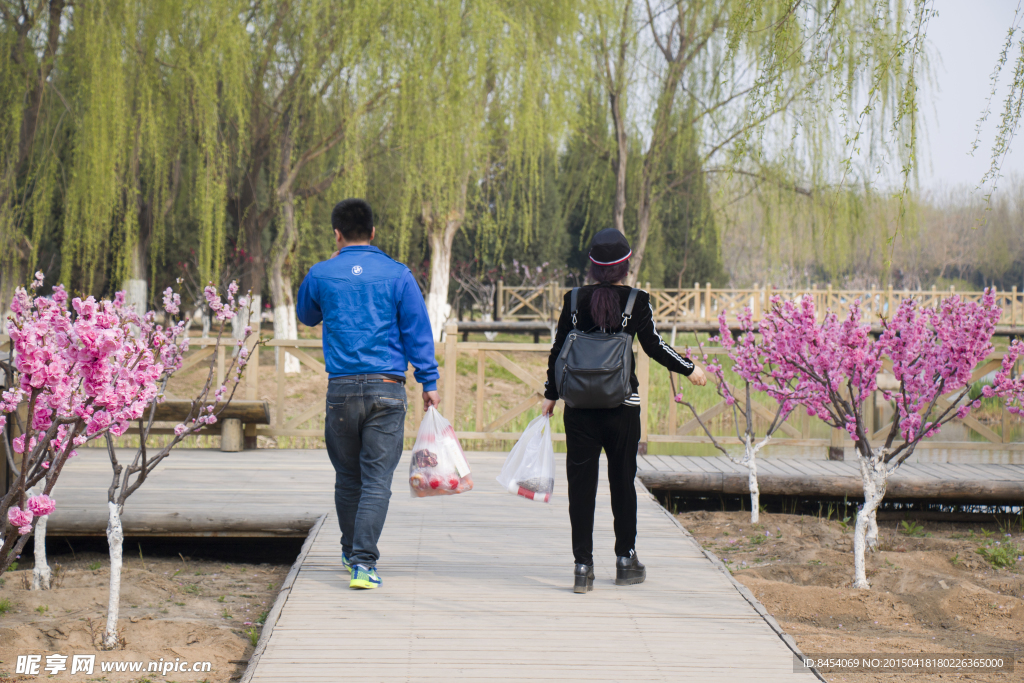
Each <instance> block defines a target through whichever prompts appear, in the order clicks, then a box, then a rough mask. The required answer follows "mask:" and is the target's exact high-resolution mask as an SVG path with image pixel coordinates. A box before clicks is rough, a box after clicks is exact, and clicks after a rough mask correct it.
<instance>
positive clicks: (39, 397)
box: [0, 274, 252, 648]
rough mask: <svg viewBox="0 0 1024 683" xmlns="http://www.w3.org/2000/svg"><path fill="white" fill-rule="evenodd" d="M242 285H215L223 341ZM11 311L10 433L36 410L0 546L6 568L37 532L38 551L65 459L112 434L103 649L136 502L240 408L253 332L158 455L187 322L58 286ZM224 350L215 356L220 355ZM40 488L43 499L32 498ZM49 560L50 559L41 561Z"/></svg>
mask: <svg viewBox="0 0 1024 683" xmlns="http://www.w3.org/2000/svg"><path fill="white" fill-rule="evenodd" d="M41 284H42V275H41V274H37V276H36V281H35V282H34V283H33V286H32V287H31V288H30V291H32V292H33V293H34V291H35V289H37V288H38V287H39V286H40V285H41ZM237 290H238V288H237V285H236V284H234V283H232V284H231V285H230V286H229V287H228V293H227V299H226V301H222V300H221V297H220V296H219V295H218V294H217V292H216V290H215V288H213V287H212V286H211V287H208V288H207V290H206V293H205V296H206V299H207V302H208V304H209V306H210V309H211V311H212V312H213V315H214V316H215V319H216V320H217V321H218V322H219V323H220V333H219V334H218V337H217V342H216V343H217V345H219V344H220V339H221V336H222V334H223V330H224V323H225V322H226V321H229V320H231V319H232V318H233V317H234V316H235V314H236V313H237V312H238V310H239V309H240V308H243V307H245V305H246V303H247V301H246V298H245V297H243V298H242V299H240V300H237V301H236V299H235V294H236V293H237ZM163 303H164V309H165V312H166V313H167V314H168V315H169V316H171V317H172V318H173V317H174V316H177V314H178V312H179V308H180V297H179V295H177V294H175V293H174V292H172V291H171V289H170V288H168V290H167V291H166V292H164V302H163ZM11 309H12V311H13V313H14V316H13V318H12V320H11V325H10V335H11V339H12V341H13V342H14V348H15V355H14V361H13V362H9V363H8V366H9V367H7V368H5V369H6V370H8V371H15V372H16V373H17V376H18V383H17V385H16V386H15V387H13V388H12V389H10V390H8V391H6V392H4V393H3V394H2V396H0V426H3V425H4V424H5V423H6V419H7V416H8V415H14V416H15V418H16V419H19V418H17V409H18V407H19V405H20V404H22V403H24V404H27V415H28V419H27V421H25V422H24V423H22V424H20V425H19V426H20V430H19V431H21V434H20V435H19V436H18V437H17V438H15V439H14V440H13V442H12V443H11V450H12V451H13V457H12V460H13V461H16V460H20V465H19V466H18V468H17V472H18V478H17V480H16V482H15V485H14V486H12V487H11V489H10V491H8V492H7V494H6V495H5V496H4V498H3V500H2V502H0V514H2V515H3V519H4V520H6V523H5V526H4V527H3V529H2V530H3V536H2V539H0V540H2V543H0V572H2V571H5V570H6V569H7V567H9V566H10V563H11V561H12V560H13V559H14V557H16V556H17V555H19V554H20V553H21V551H22V549H23V548H24V546H25V543H26V541H27V540H28V536H29V534H31V533H32V531H33V528H35V530H36V534H37V541H36V543H37V547H38V546H39V544H40V540H41V537H42V533H40V532H41V530H40V528H39V520H40V519H45V516H46V515H49V514H50V513H51V512H53V510H54V507H55V503H54V501H53V499H52V498H50V496H49V494H50V493H51V491H52V490H53V487H54V485H55V484H56V482H57V478H58V477H59V475H60V473H61V471H62V469H63V467H64V464H65V463H66V462H67V460H68V459H70V458H72V457H75V456H76V455H77V451H76V449H77V448H79V447H81V446H83V445H84V444H85V443H86V442H88V441H90V440H93V439H101V438H102V439H104V440H105V441H106V445H107V451H108V454H109V456H110V461H111V467H112V469H113V480H112V482H111V485H110V488H109V490H108V494H107V508H108V522H107V540H108V543H109V546H110V565H111V566H110V599H109V603H108V613H107V624H106V629H105V631H104V635H103V644H104V646H105V647H108V648H112V647H115V646H116V644H117V640H118V638H117V620H118V613H119V601H120V588H121V566H122V542H123V538H124V536H123V531H122V525H121V514H122V512H123V510H124V504H125V501H126V500H127V498H128V497H129V496H130V495H131V494H132V493H134V492H135V491H136V490H138V488H139V487H140V486H141V485H142V484H143V483H144V482H145V481H146V478H147V477H148V476H149V475H150V474H151V473H152V472H153V470H154V469H155V468H156V467H157V465H159V463H160V462H161V461H162V460H163V459H164V458H166V457H167V456H168V455H169V454H170V452H171V450H172V449H173V448H174V447H175V446H177V445H178V444H179V443H180V442H181V441H182V439H184V438H186V437H188V436H190V435H193V434H195V433H197V432H198V431H200V430H201V429H203V428H204V427H206V426H208V425H212V424H214V423H216V422H217V418H218V415H219V414H220V412H222V411H223V410H224V409H225V408H226V407H227V405H228V404H229V403H230V401H231V399H232V397H233V395H234V391H235V389H236V388H237V385H238V382H239V379H240V377H241V373H242V369H243V368H244V367H245V365H246V362H247V360H248V350H247V349H246V347H245V341H246V339H247V338H248V337H249V336H250V335H251V333H252V330H251V329H246V330H245V334H244V335H243V339H240V340H238V341H237V342H236V344H237V346H238V352H237V353H236V354H234V356H233V359H232V362H231V367H230V368H229V370H228V377H229V380H228V382H226V383H225V384H223V385H221V386H219V387H216V388H214V386H213V385H214V381H213V379H214V369H215V366H214V360H213V359H215V358H216V353H214V356H213V357H212V358H211V362H210V368H209V371H208V375H207V380H206V383H205V384H204V386H203V388H202V389H201V390H200V392H199V394H198V395H197V397H196V398H195V400H194V401H193V402H192V409H191V412H190V413H189V415H188V418H187V419H186V420H185V421H184V422H182V423H181V424H179V425H178V426H177V427H175V430H174V438H173V439H172V440H171V442H170V443H169V444H168V445H167V446H165V447H164V448H162V449H160V450H159V451H158V452H156V453H150V452H149V451H148V449H147V437H148V436H149V433H150V431H151V430H152V427H153V422H154V417H155V408H156V404H157V403H158V402H159V401H161V400H162V397H161V392H162V389H163V388H164V387H165V386H166V384H167V381H168V380H169V379H170V378H171V376H172V375H173V374H174V372H176V371H177V370H178V369H179V368H180V367H181V364H182V355H183V354H184V353H185V352H186V351H187V350H188V338H187V336H186V335H185V322H184V321H178V322H175V323H172V324H169V325H160V324H157V322H156V314H155V313H154V312H152V311H150V312H149V313H147V314H145V315H144V316H139V315H138V314H137V313H136V312H135V311H134V309H133V308H132V307H131V306H129V305H128V304H126V302H125V296H124V292H119V293H118V294H117V295H115V297H114V298H113V299H112V300H101V301H96V300H95V299H94V298H93V297H89V298H87V299H84V300H83V299H81V298H75V299H73V300H71V301H70V306H69V301H68V296H67V293H66V292H65V291H64V289H63V287H61V286H57V287H55V288H54V290H53V294H52V295H51V296H50V297H49V298H46V297H41V296H35V297H33V296H30V294H29V291H26V290H25V289H19V290H18V291H17V293H16V294H15V299H14V302H13V303H12V306H11ZM215 351H216V349H215ZM132 422H137V424H138V427H139V431H140V434H139V444H140V445H139V447H138V448H137V449H136V453H135V456H134V457H133V459H132V461H131V463H130V464H129V465H127V467H126V466H124V465H122V464H121V463H120V461H119V460H118V457H117V451H116V449H115V447H114V439H115V438H117V437H119V436H121V435H123V434H124V433H125V432H126V431H127V430H128V428H129V426H130V425H131V423H132ZM37 485H41V486H42V489H41V493H39V494H37V495H31V494H29V493H28V491H29V490H30V489H32V487H34V486H37ZM43 563H44V564H45V555H44V556H43Z"/></svg>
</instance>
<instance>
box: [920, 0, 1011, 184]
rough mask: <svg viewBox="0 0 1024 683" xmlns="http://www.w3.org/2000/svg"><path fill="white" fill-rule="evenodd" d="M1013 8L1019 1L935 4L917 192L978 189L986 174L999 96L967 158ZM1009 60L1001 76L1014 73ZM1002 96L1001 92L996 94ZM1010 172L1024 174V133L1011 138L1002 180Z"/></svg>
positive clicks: (970, 0)
mask: <svg viewBox="0 0 1024 683" xmlns="http://www.w3.org/2000/svg"><path fill="white" fill-rule="evenodd" d="M1017 5H1018V0H936V1H935V8H936V9H937V10H938V13H939V15H938V16H937V17H934V18H933V19H932V20H931V21H930V23H929V25H928V36H929V38H930V39H931V48H932V50H931V54H932V55H933V62H932V71H933V74H934V79H935V84H934V86H933V87H932V88H929V89H928V90H926V91H925V92H924V96H925V101H924V102H923V105H924V106H923V108H922V109H923V114H924V119H925V126H926V132H925V137H923V139H922V140H921V151H922V154H921V161H922V164H921V167H920V180H921V186H922V188H924V189H934V188H938V187H941V186H951V185H958V184H968V185H972V186H973V185H977V184H978V183H979V181H980V180H981V178H982V176H983V175H984V174H985V171H986V170H987V169H988V165H989V160H990V155H991V149H992V141H993V137H994V131H995V125H994V124H995V123H996V122H997V121H998V120H999V115H1000V112H1001V111H1002V98H1001V96H997V101H996V102H994V103H993V110H994V111H993V112H992V115H991V116H990V117H989V122H988V124H987V125H986V126H985V128H984V129H983V135H982V138H981V140H982V145H981V147H979V148H978V150H977V151H976V152H975V153H974V156H970V151H971V143H972V141H973V140H974V135H975V132H974V130H975V125H976V124H977V121H978V118H979V116H980V115H981V112H982V110H983V109H984V107H985V99H986V97H987V96H988V92H989V76H990V75H991V73H992V69H993V67H994V66H995V63H996V59H997V58H998V56H999V52H1000V50H1001V49H1002V45H1003V42H1004V40H1005V38H1006V31H1007V29H1009V27H1010V24H1011V23H1012V22H1013V16H1014V11H1015V10H1016V8H1017ZM1018 38H1019V34H1018ZM1010 55H1011V56H1010V63H1009V64H1007V66H1006V68H1005V69H1004V76H1005V75H1006V74H1009V73H1012V71H1013V58H1014V56H1015V53H1014V51H1013V50H1011V53H1010ZM1003 80H1004V81H1006V80H1007V79H1006V78H1005V77H1004V79H1003ZM1005 92H1006V91H1005V88H1003V89H1001V90H1000V95H1004V94H1005ZM1013 172H1016V173H1018V174H1021V175H1024V134H1018V136H1017V137H1016V138H1015V140H1014V144H1013V151H1012V152H1011V153H1010V154H1009V155H1008V156H1007V158H1006V161H1005V162H1004V163H1003V173H1004V175H1009V174H1010V173H1013Z"/></svg>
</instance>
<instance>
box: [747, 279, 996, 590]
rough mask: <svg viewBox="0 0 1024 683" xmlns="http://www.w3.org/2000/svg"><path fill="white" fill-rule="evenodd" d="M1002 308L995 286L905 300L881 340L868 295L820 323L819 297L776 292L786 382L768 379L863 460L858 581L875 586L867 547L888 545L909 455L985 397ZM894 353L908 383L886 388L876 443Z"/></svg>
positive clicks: (772, 338) (768, 345) (774, 359)
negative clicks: (896, 476) (939, 298)
mask: <svg viewBox="0 0 1024 683" xmlns="http://www.w3.org/2000/svg"><path fill="white" fill-rule="evenodd" d="M999 315H1000V310H999V308H998V307H997V306H996V304H995V297H994V296H993V294H992V292H990V291H986V293H985V295H984V296H983V298H982V300H981V301H980V302H970V301H964V300H961V299H960V298H959V297H956V296H953V297H950V298H948V299H946V300H945V301H943V302H942V303H941V304H940V305H939V307H938V308H936V309H922V308H920V307H919V306H918V304H917V302H916V301H914V300H913V299H905V300H904V301H903V302H902V303H901V304H900V307H899V309H898V310H897V311H896V312H895V314H894V315H893V316H892V318H891V319H890V320H885V321H883V324H882V331H881V335H880V336H879V338H878V339H877V340H875V339H874V338H873V337H872V334H871V328H870V325H868V324H867V323H864V322H862V321H861V310H860V305H859V302H856V301H855V302H853V303H852V304H851V305H850V307H849V313H848V315H847V316H846V318H845V319H842V320H840V319H839V318H838V317H837V316H836V315H835V314H834V313H832V312H827V313H826V315H825V317H824V320H823V321H822V322H821V323H818V322H817V315H816V311H815V310H814V303H813V300H812V299H811V298H810V297H804V298H803V299H802V300H800V301H799V302H794V301H786V302H782V301H780V299H779V298H778V297H773V298H772V301H771V308H770V310H769V312H768V314H767V315H766V316H765V318H764V319H763V320H762V321H761V325H760V330H761V333H762V338H763V343H764V348H765V349H766V350H767V351H768V358H769V361H770V362H771V364H772V365H773V366H774V369H773V370H772V376H773V377H774V378H775V379H776V380H778V381H779V382H783V383H785V388H784V389H774V388H773V387H772V386H770V385H768V386H767V387H766V390H767V391H769V393H776V395H777V397H778V398H779V399H780V400H786V399H789V400H794V401H796V402H798V403H800V404H802V405H804V406H805V407H806V409H807V412H808V414H810V415H813V416H815V417H817V418H818V419H820V420H821V421H823V422H824V423H825V424H827V425H829V426H831V427H833V428H838V429H845V430H846V431H847V433H848V434H849V435H850V438H851V439H852V440H853V443H854V447H855V448H856V451H857V455H858V460H859V462H860V470H861V479H862V482H863V488H864V504H863V506H862V507H861V509H860V511H859V512H858V515H857V523H856V526H855V528H854V543H853V545H854V583H853V585H854V587H855V588H868V587H869V584H868V581H867V574H866V569H865V551H866V549H868V548H870V549H872V550H874V549H875V548H876V547H877V544H878V524H877V521H876V515H875V513H876V511H877V510H878V506H879V504H880V503H881V502H882V499H883V498H884V496H885V488H886V481H887V478H888V476H889V475H890V474H892V472H893V471H895V470H896V468H898V467H899V466H900V465H901V464H903V463H904V462H906V460H907V458H909V457H910V456H911V455H912V454H913V453H914V451H915V449H916V448H917V446H918V444H919V443H921V441H922V440H923V439H925V438H928V437H930V436H934V435H935V434H937V433H938V432H939V430H940V429H941V428H942V426H943V425H945V424H947V423H949V422H950V421H952V420H954V419H958V418H963V417H964V416H966V415H967V413H968V412H969V411H970V410H971V409H972V408H973V407H975V406H976V405H977V404H978V402H977V401H970V400H969V393H970V384H971V376H972V373H973V370H974V368H975V367H976V366H977V365H978V363H980V362H981V361H983V360H984V359H985V358H986V357H987V356H988V355H989V354H990V353H991V352H992V342H991V339H992V334H993V333H994V332H995V325H996V322H997V321H998V320H999ZM884 357H888V359H889V360H890V362H891V364H892V373H893V375H894V376H895V379H896V381H897V382H898V388H896V389H894V390H891V391H883V392H882V395H883V397H884V398H885V400H887V401H891V402H892V403H893V404H894V406H895V411H894V415H893V421H892V423H891V425H890V426H889V429H888V431H887V432H886V434H885V437H884V439H883V440H881V441H880V442H878V443H874V444H873V443H872V434H871V433H870V432H869V430H868V426H867V422H866V421H865V418H864V403H865V401H866V400H867V398H868V397H869V396H870V395H871V392H873V391H875V390H876V389H877V377H878V374H879V373H880V372H881V371H882V368H883V358H884Z"/></svg>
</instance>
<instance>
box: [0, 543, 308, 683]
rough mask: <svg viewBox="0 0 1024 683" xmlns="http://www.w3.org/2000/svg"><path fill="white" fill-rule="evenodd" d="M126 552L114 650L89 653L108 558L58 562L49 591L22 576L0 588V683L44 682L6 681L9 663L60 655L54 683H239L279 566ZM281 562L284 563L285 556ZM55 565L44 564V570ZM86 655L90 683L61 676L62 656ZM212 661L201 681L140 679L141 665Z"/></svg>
mask: <svg viewBox="0 0 1024 683" xmlns="http://www.w3.org/2000/svg"><path fill="white" fill-rule="evenodd" d="M131 550H132V549H131V548H129V547H127V546H126V548H125V568H124V573H123V575H122V592H121V620H120V629H121V636H122V638H123V641H124V645H123V648H122V649H118V650H115V651H112V652H105V651H103V650H101V649H100V648H99V647H97V643H98V642H99V636H100V634H101V633H102V630H103V627H104V624H105V621H106V605H107V583H108V580H109V569H108V559H107V557H106V555H103V554H99V553H78V554H77V555H76V556H74V557H73V558H72V557H71V556H61V557H59V559H57V562H59V563H60V565H61V567H60V571H59V572H58V573H57V576H56V580H55V581H54V586H55V587H54V588H53V589H52V590H49V591H32V590H28V585H29V583H30V581H31V574H32V571H31V569H18V570H17V571H13V572H8V573H6V574H5V575H4V576H3V577H0V581H2V582H3V584H2V585H0V683H9V682H13V681H21V680H25V681H30V680H42V679H48V678H50V676H49V675H48V674H47V672H45V671H43V670H41V671H40V676H25V677H22V676H19V675H16V674H15V666H16V661H17V656H18V655H24V654H41V655H43V660H42V662H41V664H42V666H44V667H45V665H46V655H49V654H61V655H67V656H68V659H67V661H66V666H67V670H65V671H63V672H60V673H57V674H56V675H55V676H54V677H53V680H59V681H69V682H71V681H76V682H77V681H102V682H107V681H109V682H110V683H127V682H131V683H171V682H172V681H173V682H176V683H185V682H186V681H206V682H207V683H228V682H229V681H231V680H238V678H239V677H240V676H241V674H242V672H243V671H244V670H245V665H246V663H247V662H248V660H249V656H250V655H251V654H252V651H253V640H254V639H257V638H258V637H259V632H260V629H261V628H262V622H263V620H264V619H266V615H267V612H268V611H269V610H270V608H271V606H272V604H273V601H274V599H275V598H276V596H277V591H278V588H279V587H280V585H281V582H282V581H283V580H284V577H285V575H286V574H287V573H288V569H289V565H288V564H240V563H225V562H215V561H207V560H193V559H191V558H189V557H188V556H183V557H176V558H173V559H172V558H169V557H156V558H149V557H141V558H140V557H138V556H133V555H132V551H131ZM288 559H289V561H290V560H291V559H292V558H288ZM54 566H55V563H54V562H53V561H52V560H51V567H54ZM75 654H84V655H85V654H95V655H96V664H95V669H94V673H93V675H91V676H86V675H83V674H76V675H74V676H72V675H70V673H69V672H70V670H71V656H72V655H75ZM161 658H163V660H164V661H165V662H174V661H176V660H177V659H180V660H181V661H187V662H190V663H192V662H211V664H212V666H211V671H210V672H208V673H192V672H189V673H184V672H173V671H172V672H169V673H167V674H166V676H164V675H160V674H154V673H145V671H146V667H147V666H148V662H150V661H159V660H160V659H161ZM104 661H105V662H114V661H117V662H127V661H142V662H145V663H146V664H144V665H143V669H142V671H143V673H141V674H140V673H127V672H124V673H116V672H110V673H102V672H101V670H100V663H101V662H104Z"/></svg>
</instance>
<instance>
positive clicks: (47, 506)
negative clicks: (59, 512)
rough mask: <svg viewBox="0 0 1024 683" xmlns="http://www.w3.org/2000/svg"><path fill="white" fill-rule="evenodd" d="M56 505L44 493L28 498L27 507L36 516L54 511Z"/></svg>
mask: <svg viewBox="0 0 1024 683" xmlns="http://www.w3.org/2000/svg"><path fill="white" fill-rule="evenodd" d="M56 507H57V503H56V502H55V501H54V500H53V498H50V497H49V496H47V495H45V494H40V495H38V496H32V497H31V498H29V499H28V509H29V510H31V511H32V513H33V514H35V515H36V516H37V517H43V516H45V515H48V514H50V513H52V512H53V511H54V509H55V508H56Z"/></svg>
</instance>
